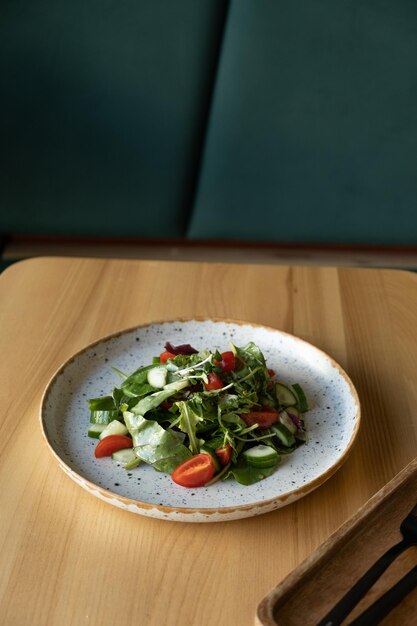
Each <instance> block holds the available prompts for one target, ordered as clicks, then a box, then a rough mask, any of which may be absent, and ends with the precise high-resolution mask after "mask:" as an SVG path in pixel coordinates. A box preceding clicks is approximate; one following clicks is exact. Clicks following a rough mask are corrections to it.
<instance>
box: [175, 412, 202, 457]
mask: <svg viewBox="0 0 417 626" xmlns="http://www.w3.org/2000/svg"><path fill="white" fill-rule="evenodd" d="M175 406H177V407H178V409H179V412H180V421H179V423H178V425H179V427H180V429H181V430H182V432H183V433H187V435H188V438H189V440H190V450H191V452H192V453H193V454H198V453H199V452H200V443H199V440H198V438H197V424H198V423H199V422H203V420H204V418H203V410H202V406H203V405H202V403H198V402H193V401H192V400H188V401H184V400H182V401H181V402H176V403H175Z"/></svg>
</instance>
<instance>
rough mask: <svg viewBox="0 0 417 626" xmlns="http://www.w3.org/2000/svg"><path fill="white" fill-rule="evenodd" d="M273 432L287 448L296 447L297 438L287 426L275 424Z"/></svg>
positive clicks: (272, 428) (272, 427)
mask: <svg viewBox="0 0 417 626" xmlns="http://www.w3.org/2000/svg"><path fill="white" fill-rule="evenodd" d="M271 430H272V431H273V433H274V435H276V436H277V437H278V439H279V440H280V442H281V443H282V444H283V445H284V446H285V447H286V448H291V447H292V446H293V445H295V437H294V435H293V433H292V432H291V431H290V430H289V429H288V428H287V427H286V426H284V424H279V423H278V424H274V425H273V426H271Z"/></svg>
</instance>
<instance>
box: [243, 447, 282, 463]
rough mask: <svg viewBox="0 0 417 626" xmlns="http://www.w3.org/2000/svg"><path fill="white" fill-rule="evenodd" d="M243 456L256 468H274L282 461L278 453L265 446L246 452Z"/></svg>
mask: <svg viewBox="0 0 417 626" xmlns="http://www.w3.org/2000/svg"><path fill="white" fill-rule="evenodd" d="M243 456H244V457H245V459H246V461H247V462H248V463H249V464H250V465H253V466H254V467H273V466H274V465H276V464H277V463H278V461H279V460H280V457H279V454H278V452H277V451H276V450H275V449H274V448H272V447H271V446H266V445H264V444H259V445H257V446H254V447H253V448H249V449H248V450H245V451H244V452H243Z"/></svg>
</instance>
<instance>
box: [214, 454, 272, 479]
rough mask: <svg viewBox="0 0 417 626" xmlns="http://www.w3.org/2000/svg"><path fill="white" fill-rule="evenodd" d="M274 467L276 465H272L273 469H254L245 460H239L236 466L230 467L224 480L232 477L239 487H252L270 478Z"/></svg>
mask: <svg viewBox="0 0 417 626" xmlns="http://www.w3.org/2000/svg"><path fill="white" fill-rule="evenodd" d="M276 467H277V465H274V466H273V467H254V466H253V465H250V464H249V463H248V462H247V461H246V459H244V458H240V459H239V461H238V463H237V464H236V465H232V467H231V468H230V469H229V472H228V474H227V475H226V476H225V478H228V477H229V476H234V478H235V479H236V480H237V482H238V483H240V484H241V485H253V484H254V483H257V482H259V481H260V480H263V479H264V478H267V477H268V476H271V474H273V473H274V472H275V469H276Z"/></svg>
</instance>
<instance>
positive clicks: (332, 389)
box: [41, 320, 360, 522]
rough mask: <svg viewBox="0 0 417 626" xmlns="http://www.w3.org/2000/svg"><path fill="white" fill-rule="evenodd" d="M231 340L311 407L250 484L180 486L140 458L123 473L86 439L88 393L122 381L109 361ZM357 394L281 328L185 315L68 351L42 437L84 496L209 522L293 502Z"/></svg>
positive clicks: (330, 455) (348, 436) (340, 449)
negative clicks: (285, 446)
mask: <svg viewBox="0 0 417 626" xmlns="http://www.w3.org/2000/svg"><path fill="white" fill-rule="evenodd" d="M229 340H231V341H233V343H234V344H235V345H238V346H244V345H246V343H248V342H249V341H254V342H255V343H256V344H257V345H258V346H259V347H260V348H261V350H262V352H263V353H264V355H265V357H266V361H267V364H268V366H269V367H271V368H272V369H274V370H275V372H277V373H278V378H279V380H281V381H282V382H286V383H287V384H291V383H299V384H300V385H301V386H302V387H303V389H304V390H305V392H306V395H307V397H308V401H309V404H310V407H311V410H310V411H309V412H308V413H306V415H305V421H306V427H307V431H308V435H309V440H308V443H307V444H306V445H303V446H301V447H299V448H298V449H297V450H296V451H295V452H294V453H293V454H291V455H288V456H284V457H283V458H282V462H281V464H280V466H279V468H278V469H277V471H276V472H275V473H274V474H273V475H272V476H270V477H268V478H266V479H265V480H263V481H261V482H259V483H256V484H254V485H251V486H247V487H245V486H242V485H240V484H238V483H237V482H235V481H233V480H231V479H228V480H226V481H223V482H218V483H215V484H213V485H211V486H210V487H202V488H199V489H185V488H183V487H180V486H178V485H176V484H175V483H173V482H172V480H171V477H170V476H169V475H167V474H162V473H159V472H156V471H155V470H154V469H153V468H152V467H149V466H146V465H145V464H142V465H140V466H139V467H138V468H136V469H134V470H132V471H130V472H127V471H126V470H125V469H124V468H123V467H121V466H119V465H118V464H117V463H115V462H114V461H112V459H111V458H104V459H96V458H95V457H94V448H95V445H96V444H97V440H94V439H90V438H89V437H88V436H87V429H88V424H89V410H88V403H87V400H88V399H89V398H95V397H99V396H101V395H104V394H108V393H110V392H111V391H112V389H113V387H114V386H118V385H119V384H120V378H119V377H118V376H117V375H116V374H115V373H114V371H113V370H112V367H113V366H114V367H117V368H119V369H120V370H122V371H124V372H127V373H131V372H133V371H134V370H135V369H137V368H138V367H140V366H142V365H147V364H148V363H150V362H151V360H152V357H153V356H155V355H158V354H159V353H160V352H162V351H163V349H164V344H165V342H166V341H171V342H172V343H173V344H182V343H191V344H192V345H193V346H194V347H196V348H197V349H203V348H209V349H211V350H214V349H215V348H217V349H219V350H220V351H224V350H227V349H228V347H229ZM359 420H360V408H359V401H358V396H357V393H356V391H355V389H354V387H353V385H352V383H351V381H350V380H349V378H348V376H347V375H346V373H345V372H344V371H343V370H342V369H341V368H340V367H339V365H337V363H335V361H334V360H333V359H332V358H331V357H329V356H328V355H326V354H325V353H323V352H322V351H320V350H318V349H317V348H315V347H313V346H312V345H310V344H308V343H306V342H305V341H303V340H301V339H298V338H297V337H294V336H293V335H289V334H287V333H284V332H281V331H278V330H274V329H272V328H266V327H264V326H257V325H254V324H247V323H240V322H229V321H212V320H202V321H199V320H187V321H175V322H162V323H155V324H150V325H147V326H140V327H138V328H134V329H130V330H126V331H123V332H120V333H118V334H115V335H112V336H110V337H106V338H104V339H102V340H100V341H98V342H96V343H94V344H92V345H90V346H88V347H86V348H85V349H84V350H82V351H81V352H79V353H78V354H76V355H75V356H74V357H73V358H71V359H70V360H69V361H68V362H67V363H65V364H64V365H63V366H62V367H61V368H60V370H59V371H58V372H57V373H56V374H55V375H54V377H53V378H52V380H51V382H50V383H49V385H48V387H47V389H46V391H45V394H44V397H43V401H42V408H41V425H42V430H43V433H44V436H45V439H46V441H47V443H48V445H49V447H50V449H51V450H52V452H53V454H54V455H55V457H56V458H57V460H58V461H59V464H60V466H61V467H62V469H63V470H64V471H65V472H66V474H68V476H70V478H72V479H73V480H74V481H75V482H76V483H78V484H79V485H80V486H81V487H83V488H84V489H86V490H87V491H88V492H89V493H91V494H92V495H94V496H96V497H98V498H100V499H102V500H104V501H106V502H108V503H109V504H113V505H115V506H118V507H121V508H123V509H127V510H128V511H132V512H134V513H140V514H142V515H148V516H151V517H156V518H159V519H166V520H177V521H182V522H215V521H226V520H234V519H239V518H243V517H250V516H254V515H260V514H261V513H266V512H268V511H272V510H274V509H277V508H279V507H281V506H284V505H286V504H289V503H291V502H294V501H295V500H297V499H298V498H301V497H302V496H304V495H306V494H307V493H309V492H310V491H312V490H313V489H315V488H317V487H318V486H319V485H321V484H322V483H323V482H324V481H325V480H327V479H328V478H329V477H330V476H331V475H332V474H333V473H334V472H335V471H336V470H337V469H338V468H339V467H340V466H341V465H342V463H343V461H344V460H345V459H346V456H347V453H348V452H349V450H350V448H351V446H352V444H353V441H354V439H355V436H356V434H357V432H358V427H359Z"/></svg>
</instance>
